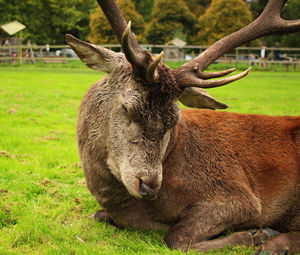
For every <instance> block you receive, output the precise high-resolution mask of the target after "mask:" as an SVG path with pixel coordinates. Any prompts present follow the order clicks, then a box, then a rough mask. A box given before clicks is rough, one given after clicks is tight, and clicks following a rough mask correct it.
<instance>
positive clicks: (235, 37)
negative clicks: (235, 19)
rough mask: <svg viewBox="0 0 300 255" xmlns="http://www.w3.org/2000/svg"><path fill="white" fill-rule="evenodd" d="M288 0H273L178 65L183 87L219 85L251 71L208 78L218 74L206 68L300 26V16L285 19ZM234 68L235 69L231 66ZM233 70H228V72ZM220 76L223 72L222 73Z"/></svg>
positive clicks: (178, 75) (295, 29)
mask: <svg viewBox="0 0 300 255" xmlns="http://www.w3.org/2000/svg"><path fill="white" fill-rule="evenodd" d="M286 2H287V0H270V1H269V3H268V4H267V6H266V8H265V10H264V11H263V12H262V14H261V15H260V16H259V17H258V18H257V19H256V20H254V21H253V22H252V23H250V24H249V25H248V26H246V27H244V28H242V29H240V30H238V31H237V32H234V33H232V34H230V35H228V36H226V37H224V38H222V39H220V40H219V41H217V42H215V43H214V44H213V45H211V46H210V47H209V48H207V49H206V50H205V51H204V52H202V53H201V54H200V55H199V56H198V57H197V58H195V59H194V60H191V61H189V62H187V63H186V64H184V65H182V66H180V67H179V68H177V69H176V80H177V81H178V82H179V83H180V86H181V87H202V88H208V87H216V86H222V85H225V84H228V83H230V82H233V81H235V80H237V79H240V78H242V77H244V76H245V75H247V73H248V72H249V69H247V70H246V71H244V72H243V73H241V74H239V75H236V76H232V77H229V78H225V79H223V80H214V81H205V79H208V78H213V77H216V75H217V76H218V74H219V73H216V74H215V75H213V74H212V75H207V74H206V73H203V71H204V70H205V69H206V68H207V67H208V66H209V65H210V64H211V63H213V62H214V61H215V60H216V59H218V58H219V57H221V56H222V55H224V54H225V53H226V52H229V51H230V50H233V49H234V48H236V47H238V46H240V45H242V44H244V43H246V42H249V41H252V40H254V39H257V38H259V37H262V36H265V35H268V34H272V33H281V32H284V33H287V32H294V31H297V30H300V19H298V20H283V19H282V18H281V17H280V12H281V9H282V8H283V6H284V4H285V3H286ZM229 70H231V69H229ZM228 73H230V72H229V71H224V75H226V74H228ZM218 77H220V76H218Z"/></svg>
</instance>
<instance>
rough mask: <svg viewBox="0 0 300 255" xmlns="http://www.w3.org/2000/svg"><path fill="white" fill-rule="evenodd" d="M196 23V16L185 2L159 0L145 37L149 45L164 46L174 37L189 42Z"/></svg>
mask: <svg viewBox="0 0 300 255" xmlns="http://www.w3.org/2000/svg"><path fill="white" fill-rule="evenodd" d="M195 22H196V19H195V16H194V14H193V13H191V12H190V10H189V9H188V7H187V5H186V4H185V2H184V1H183V0H157V1H155V4H154V7H153V9H152V21H151V22H150V24H149V26H148V29H147V31H146V35H145V37H146V39H147V41H148V42H149V43H156V44H164V43H166V42H168V41H170V40H172V39H173V38H174V37H179V38H180V39H183V40H187V39H188V36H189V35H191V34H192V33H193V29H194V25H195Z"/></svg>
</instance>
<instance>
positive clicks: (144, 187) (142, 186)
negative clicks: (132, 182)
mask: <svg viewBox="0 0 300 255" xmlns="http://www.w3.org/2000/svg"><path fill="white" fill-rule="evenodd" d="M159 189H160V183H159V182H158V181H157V180H151V179H148V178H140V179H139V194H140V195H141V196H142V198H143V199H149V200H151V199H154V198H155V197H156V195H157V194H158V192H159Z"/></svg>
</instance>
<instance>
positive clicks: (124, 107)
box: [122, 104, 128, 114]
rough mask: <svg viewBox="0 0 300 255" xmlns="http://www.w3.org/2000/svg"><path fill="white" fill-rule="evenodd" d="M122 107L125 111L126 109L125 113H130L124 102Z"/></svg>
mask: <svg viewBox="0 0 300 255" xmlns="http://www.w3.org/2000/svg"><path fill="white" fill-rule="evenodd" d="M122 109H123V111H124V113H125V114H128V109H127V108H126V106H125V105H123V104H122Z"/></svg>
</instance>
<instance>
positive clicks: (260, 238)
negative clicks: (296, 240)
mask: <svg viewBox="0 0 300 255" xmlns="http://www.w3.org/2000/svg"><path fill="white" fill-rule="evenodd" d="M278 234H279V232H277V231H275V230H272V229H269V228H266V229H259V230H257V229H252V230H249V231H242V232H236V233H233V234H231V235H229V236H226V237H223V238H217V239H213V240H209V241H201V242H198V243H196V244H192V245H191V249H194V250H198V251H208V250H211V249H220V248H224V247H227V248H230V247H232V246H234V245H246V246H258V245H260V244H262V243H263V242H265V241H267V240H269V239H271V238H273V237H274V236H276V235H278Z"/></svg>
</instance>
